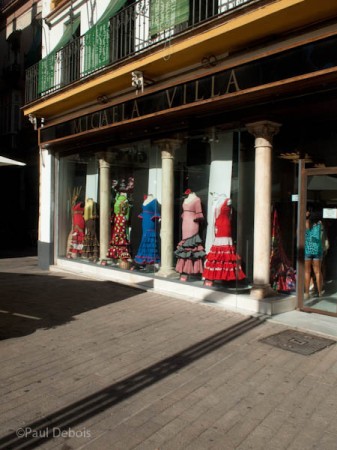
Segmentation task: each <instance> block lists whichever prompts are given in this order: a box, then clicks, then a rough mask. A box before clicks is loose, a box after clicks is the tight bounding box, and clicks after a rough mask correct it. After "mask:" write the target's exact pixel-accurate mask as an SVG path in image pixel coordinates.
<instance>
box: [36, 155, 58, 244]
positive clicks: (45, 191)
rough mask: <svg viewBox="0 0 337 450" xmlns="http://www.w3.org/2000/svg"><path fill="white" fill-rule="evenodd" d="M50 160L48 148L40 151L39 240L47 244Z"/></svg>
mask: <svg viewBox="0 0 337 450" xmlns="http://www.w3.org/2000/svg"><path fill="white" fill-rule="evenodd" d="M52 160H53V156H52V155H50V154H49V153H48V150H43V149H42V150H41V151H40V195H39V198H40V205H39V241H40V242H44V243H48V244H49V243H51V242H52V204H51V202H52V199H53V195H54V194H53V191H52V167H53V161H52Z"/></svg>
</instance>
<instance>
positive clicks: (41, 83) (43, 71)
mask: <svg viewBox="0 0 337 450" xmlns="http://www.w3.org/2000/svg"><path fill="white" fill-rule="evenodd" d="M79 26H80V17H76V19H75V20H74V21H73V22H71V23H68V24H67V25H66V27H65V30H64V33H63V35H62V37H61V39H60V40H59V42H58V43H57V44H56V46H55V47H54V49H53V50H52V51H51V52H50V53H49V54H48V55H47V56H46V57H45V58H43V59H41V60H40V61H39V76H38V93H39V94H41V93H43V92H46V91H49V90H50V89H53V88H54V87H55V62H56V54H57V52H58V51H59V50H60V49H61V48H63V47H65V46H66V45H67V44H68V43H69V42H70V40H71V38H72V37H73V35H74V34H75V33H76V30H77V28H78V27H79Z"/></svg>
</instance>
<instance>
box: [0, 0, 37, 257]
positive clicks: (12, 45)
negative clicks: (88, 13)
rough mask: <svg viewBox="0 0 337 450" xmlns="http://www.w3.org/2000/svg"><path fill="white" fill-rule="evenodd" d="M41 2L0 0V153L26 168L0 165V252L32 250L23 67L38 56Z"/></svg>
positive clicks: (33, 161)
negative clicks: (23, 107) (0, 200)
mask: <svg viewBox="0 0 337 450" xmlns="http://www.w3.org/2000/svg"><path fill="white" fill-rule="evenodd" d="M41 9H42V4H41V2H40V1H37V0H35V1H22V0H15V1H13V0H3V1H1V2H0V41H1V45H0V105H1V106H0V139H1V150H0V153H1V155H2V156H4V157H8V158H10V159H14V160H19V161H21V162H23V163H25V167H17V166H9V167H1V177H0V187H1V191H2V192H3V193H4V195H3V200H2V211H3V214H2V221H1V222H2V223H1V225H0V230H1V236H2V240H1V244H0V252H1V254H10V253H11V252H12V251H13V250H15V252H17V251H27V250H29V251H36V240H37V228H38V220H37V217H38V181H37V180H38V160H39V156H38V155H39V152H38V150H39V147H38V145H37V131H36V130H34V129H33V127H32V125H31V124H30V123H29V120H28V117H24V115H23V112H22V110H21V108H22V106H23V104H24V91H25V71H26V69H27V68H28V67H30V66H32V65H33V64H35V63H37V62H38V61H39V60H40V59H41V30H42V28H41Z"/></svg>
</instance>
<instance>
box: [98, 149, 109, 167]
mask: <svg viewBox="0 0 337 450" xmlns="http://www.w3.org/2000/svg"><path fill="white" fill-rule="evenodd" d="M97 156H98V162H99V168H100V169H109V168H110V164H109V155H108V153H105V152H102V153H98V154H97Z"/></svg>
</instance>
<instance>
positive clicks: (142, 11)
mask: <svg viewBox="0 0 337 450" xmlns="http://www.w3.org/2000/svg"><path fill="white" fill-rule="evenodd" d="M185 2H186V4H185V5H186V7H185V9H182V10H181V11H180V16H179V17H178V19H177V15H176V14H175V15H172V14H170V11H167V9H168V7H167V6H165V5H167V4H168V3H165V2H162V3H160V0H157V1H153V2H150V0H138V1H136V2H134V3H133V4H132V5H131V6H128V7H127V8H124V9H122V10H121V11H120V12H119V13H118V14H116V15H115V16H113V17H112V18H111V19H110V23H109V24H108V25H107V26H106V25H105V24H104V23H99V22H98V24H96V25H94V27H92V29H90V30H89V31H88V32H87V33H86V34H84V35H83V36H80V37H79V38H76V39H74V40H73V41H71V42H70V43H69V44H68V45H66V46H65V47H63V48H61V49H59V50H58V51H54V52H51V53H50V54H49V55H47V56H46V57H45V58H44V59H42V60H41V61H39V63H37V64H35V65H34V66H31V67H30V68H28V69H27V70H26V90H25V103H26V104H28V103H31V102H33V101H35V100H37V99H39V98H40V97H43V96H46V95H48V94H51V93H53V92H56V91H59V90H60V89H62V88H64V87H66V86H68V85H70V84H72V83H73V82H75V81H78V80H81V79H84V78H86V77H88V76H89V75H92V74H93V73H95V72H98V71H100V70H102V69H104V68H106V67H108V66H110V65H112V64H114V63H116V62H119V61H121V60H123V59H125V58H128V57H130V56H132V55H134V54H138V53H140V52H142V51H145V50H147V49H148V48H150V47H151V46H154V45H156V44H158V43H160V42H163V41H165V40H167V39H171V38H173V37H175V36H177V35H179V34H180V33H182V32H184V31H186V30H190V29H193V28H194V27H196V26H198V25H200V24H201V23H203V22H205V21H208V20H210V19H214V18H215V17H218V16H221V15H224V14H226V13H229V12H232V11H233V10H235V9H237V8H239V7H241V6H242V5H245V4H249V3H253V2H256V0H185ZM182 3H184V2H182ZM153 5H154V6H153ZM155 8H157V9H155Z"/></svg>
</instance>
